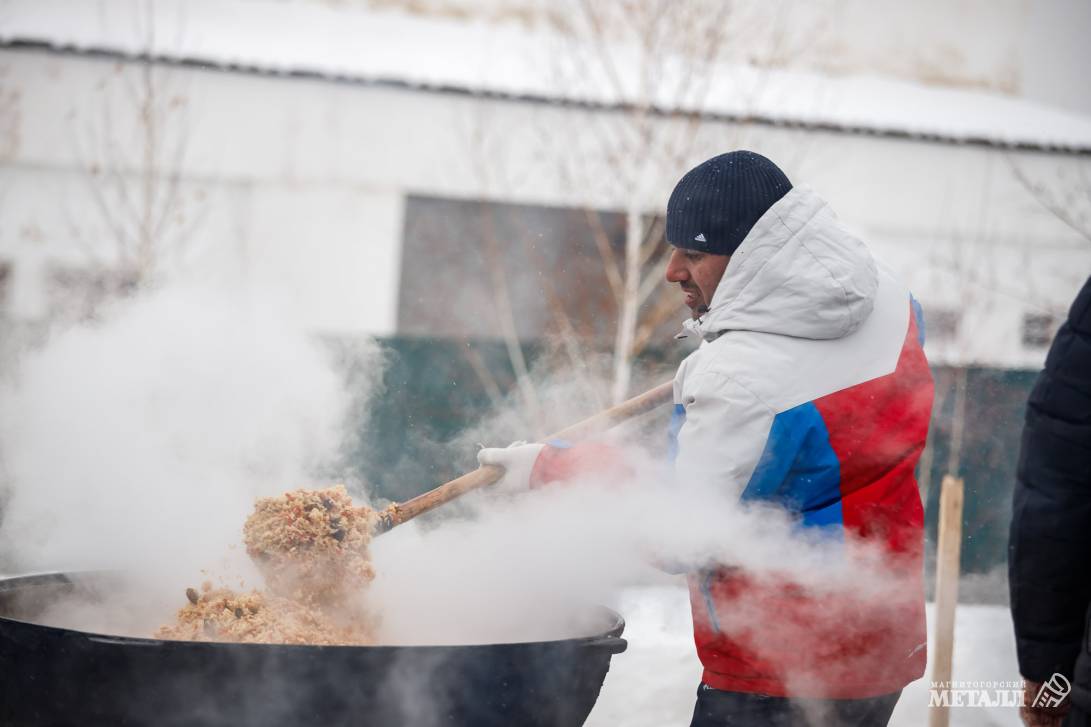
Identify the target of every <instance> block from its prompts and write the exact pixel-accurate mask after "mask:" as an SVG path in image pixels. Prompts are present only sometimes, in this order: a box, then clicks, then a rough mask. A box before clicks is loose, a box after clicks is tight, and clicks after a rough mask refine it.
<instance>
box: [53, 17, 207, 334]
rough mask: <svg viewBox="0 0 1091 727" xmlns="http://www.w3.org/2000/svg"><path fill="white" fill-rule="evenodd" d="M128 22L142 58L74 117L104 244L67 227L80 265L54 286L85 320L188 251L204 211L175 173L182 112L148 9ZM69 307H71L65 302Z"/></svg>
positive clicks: (108, 80)
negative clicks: (94, 107)
mask: <svg viewBox="0 0 1091 727" xmlns="http://www.w3.org/2000/svg"><path fill="white" fill-rule="evenodd" d="M139 8H140V12H139V13H137V15H136V17H135V18H134V23H135V24H136V30H137V32H138V33H139V34H140V37H141V39H142V44H143V48H144V50H143V52H142V53H141V55H140V56H139V57H138V58H136V59H135V60H133V61H128V62H121V63H117V64H114V65H113V66H112V67H111V69H110V70H109V71H108V74H107V76H106V77H105V78H104V79H103V81H102V82H101V83H100V85H99V87H98V89H97V91H98V93H99V95H100V97H101V104H100V108H99V109H98V110H97V113H95V114H94V117H89V112H92V111H93V110H92V109H83V110H79V111H77V113H76V114H75V119H76V121H77V122H83V123H82V126H81V127H79V131H78V132H77V134H76V147H77V148H76V153H77V155H78V158H79V159H80V160H81V164H82V166H83V168H84V170H85V172H86V174H85V179H86V180H87V190H88V196H89V199H90V201H91V203H92V205H93V207H94V209H95V210H96V212H97V213H98V220H99V222H100V223H101V225H102V229H104V231H105V234H106V242H107V243H108V244H106V245H104V244H103V241H102V240H101V239H98V237H99V235H98V233H97V232H91V233H89V231H88V227H87V226H86V225H84V224H82V223H81V222H80V221H79V220H71V219H70V221H69V229H70V231H71V232H72V235H73V237H74V238H75V239H76V240H78V241H79V242H80V243H81V249H82V251H83V254H84V257H85V259H86V261H87V263H86V266H84V267H82V268H79V269H75V270H73V269H65V268H58V269H56V270H55V271H54V273H53V276H52V277H53V280H52V283H53V285H54V286H55V287H56V288H59V289H60V290H59V291H58V292H59V293H60V294H61V295H63V296H67V297H68V298H70V301H69V305H70V306H71V305H72V303H73V302H74V303H75V305H74V307H75V309H76V310H75V311H74V312H75V314H76V315H78V316H93V315H95V313H96V310H97V308H98V307H99V306H100V305H101V304H102V303H104V302H107V301H109V300H111V299H114V298H117V297H122V296H125V295H127V294H129V293H131V292H132V291H134V290H136V289H138V288H140V287H142V286H145V285H147V284H149V283H151V282H152V281H154V280H156V279H158V278H160V277H161V276H163V275H165V274H166V273H167V272H168V271H169V270H171V269H172V268H174V267H175V266H176V265H178V264H179V263H180V262H181V261H182V260H183V259H184V256H185V255H186V253H187V252H188V251H189V247H190V243H191V241H192V239H193V235H194V232H195V230H196V229H197V227H198V225H199V223H200V220H201V216H200V214H199V213H200V212H203V209H204V205H203V202H204V196H203V193H202V192H200V191H197V192H193V193H190V194H189V195H187V194H186V193H185V192H184V187H183V164H184V161H185V157H186V151H187V146H188V141H189V118H188V102H187V98H186V95H185V93H184V92H183V91H182V90H180V88H179V83H178V78H177V75H176V73H175V72H173V71H172V70H171V69H169V68H167V67H165V66H163V65H161V64H160V63H157V61H156V60H155V53H156V49H157V47H158V43H159V40H160V39H159V38H158V37H157V33H158V32H160V30H159V27H160V25H164V26H168V27H169V26H173V27H174V28H175V29H180V27H181V24H180V23H179V22H177V20H178V19H177V18H175V19H168V20H174V21H175V22H173V23H164V22H163V20H164V19H163V18H161V17H159V16H158V15H157V13H158V12H159V11H160V10H159V8H158V6H157V4H156V3H154V2H152V1H151V0H149V1H147V2H145V3H143V4H142V5H140V6H139ZM71 299H75V300H71Z"/></svg>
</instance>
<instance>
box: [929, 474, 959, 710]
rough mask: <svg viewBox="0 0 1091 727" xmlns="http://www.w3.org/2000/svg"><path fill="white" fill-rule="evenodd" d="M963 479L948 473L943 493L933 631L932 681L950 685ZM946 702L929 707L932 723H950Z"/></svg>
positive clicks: (942, 685) (943, 686)
mask: <svg viewBox="0 0 1091 727" xmlns="http://www.w3.org/2000/svg"><path fill="white" fill-rule="evenodd" d="M962 495H963V483H962V480H961V479H959V478H957V477H954V476H953V475H945V476H944V478H943V485H942V488H941V490H940V496H939V538H938V543H937V546H936V611H935V625H934V627H933V631H932V649H933V650H932V681H933V682H940V683H941V687H940V688H946V687H947V686H949V684H947V683H949V682H950V681H951V661H952V657H953V655H954V647H955V608H956V607H957V606H958V574H959V555H960V553H961V551H962ZM949 709H950V708H949V707H945V706H942V705H938V706H933V707H931V708H930V709H929V714H928V725H929V727H947V726H948V724H950V720H951V715H950V712H949Z"/></svg>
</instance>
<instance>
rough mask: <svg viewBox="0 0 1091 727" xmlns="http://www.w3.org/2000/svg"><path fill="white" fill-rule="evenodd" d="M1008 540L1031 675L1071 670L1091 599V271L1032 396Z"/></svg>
mask: <svg viewBox="0 0 1091 727" xmlns="http://www.w3.org/2000/svg"><path fill="white" fill-rule="evenodd" d="M1017 474H1018V481H1017V483H1016V486H1015V502H1014V511H1013V514H1012V523H1011V538H1010V542H1009V545H1008V583H1009V587H1010V589H1011V610H1012V618H1013V620H1014V622H1015V641H1016V649H1017V651H1018V655H1019V668H1020V671H1021V673H1022V674H1023V676H1025V677H1027V678H1028V679H1032V680H1035V681H1045V680H1046V679H1048V678H1049V677H1050V676H1051V675H1052V674H1053V673H1054V672H1060V673H1062V674H1065V675H1068V676H1071V675H1072V669H1073V665H1074V663H1075V661H1076V656H1077V654H1078V653H1079V651H1080V647H1081V643H1082V642H1081V639H1082V636H1083V632H1084V619H1085V614H1086V612H1087V609H1088V603H1089V601H1091V279H1088V281H1087V282H1086V283H1084V286H1083V289H1082V290H1081V291H1080V293H1079V295H1078V296H1077V297H1076V301H1075V303H1073V305H1072V309H1071V311H1070V312H1069V315H1068V320H1067V321H1066V322H1065V323H1064V324H1063V325H1062V326H1061V329H1060V330H1059V331H1058V332H1057V337H1056V338H1055V339H1054V341H1053V345H1052V346H1051V348H1050V350H1049V355H1048V356H1047V358H1046V367H1045V370H1044V371H1042V373H1041V374H1039V376H1038V379H1037V381H1036V382H1035V384H1034V389H1033V390H1032V391H1031V394H1030V400H1029V401H1028V402H1027V412H1026V423H1025V426H1024V428H1023V439H1022V449H1021V451H1020V454H1019V468H1018V473H1017Z"/></svg>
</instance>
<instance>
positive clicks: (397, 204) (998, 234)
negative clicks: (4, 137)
mask: <svg viewBox="0 0 1091 727" xmlns="http://www.w3.org/2000/svg"><path fill="white" fill-rule="evenodd" d="M0 67H3V68H5V69H6V73H5V75H4V79H5V80H4V81H3V83H4V84H5V85H6V86H7V87H9V88H14V90H16V91H17V93H18V103H17V105H16V108H15V109H14V112H9V117H8V123H9V124H12V125H14V128H15V134H14V138H15V140H16V143H15V144H14V145H13V146H11V147H10V151H8V152H7V153H6V154H5V155H4V156H3V157H0V258H11V259H14V260H15V263H16V269H15V275H16V285H15V295H14V296H13V301H12V302H11V303H10V306H11V313H12V314H13V315H15V316H17V317H21V318H35V317H40V316H42V315H45V314H46V312H47V309H48V300H47V296H46V293H45V292H44V290H43V281H42V271H43V270H44V269H45V268H46V267H48V265H50V264H55V263H59V262H67V263H70V264H79V263H80V261H82V260H87V259H88V257H87V256H88V255H90V254H99V255H109V254H110V244H109V243H110V240H111V233H110V231H109V229H108V225H106V224H105V223H104V218H103V214H102V213H101V210H100V209H99V208H97V207H96V204H95V201H94V196H93V194H92V191H91V190H93V189H94V188H95V185H99V188H100V189H102V188H103V184H105V183H104V182H103V181H102V177H101V176H100V177H95V176H94V175H93V174H92V173H91V171H92V168H93V167H94V166H95V165H96V164H100V165H101V164H104V163H107V162H109V160H110V159H114V160H116V159H118V158H124V159H126V160H127V162H126V174H127V175H128V177H127V179H128V185H129V186H130V187H132V186H133V185H136V184H138V183H139V180H140V179H141V178H142V176H141V173H140V167H141V154H140V150H141V147H142V138H143V137H142V130H141V127H140V126H139V124H137V123H136V121H135V119H136V116H135V114H134V112H133V103H132V100H131V97H127V96H126V93H127V92H126V91H125V88H126V85H125V84H126V83H127V82H131V81H133V80H134V79H136V80H138V79H139V75H138V72H139V67H138V66H136V65H134V64H131V63H127V62H122V63H119V62H117V61H114V60H108V59H99V58H91V57H85V56H76V55H65V54H57V53H48V52H41V51H14V50H5V51H0ZM156 73H157V74H159V75H160V80H161V81H162V83H163V85H164V88H167V89H169V96H168V97H169V98H175V97H176V98H177V99H178V102H177V104H176V105H175V106H174V107H173V108H174V111H173V112H171V113H168V112H164V113H165V115H164V117H163V118H164V120H163V121H162V123H161V126H162V129H163V135H162V139H164V140H165V141H163V142H162V144H163V146H164V147H168V148H172V149H173V148H175V147H176V146H177V144H176V143H174V142H175V141H177V140H183V141H184V142H185V145H184V149H185V152H184V155H182V156H181V157H180V159H181V165H180V168H179V169H180V172H181V176H182V180H183V182H182V184H181V193H180V197H179V199H180V200H181V202H180V204H179V207H180V210H181V213H180V217H181V220H180V221H177V222H172V223H171V224H175V227H176V228H177V229H178V230H188V229H192V230H193V232H192V234H191V235H190V236H189V237H188V239H189V243H188V245H187V246H185V247H184V248H181V249H183V250H184V253H183V254H179V255H177V256H176V257H177V258H178V259H177V260H173V259H172V260H171V262H170V266H171V272H172V274H174V275H193V276H205V277H207V276H217V277H219V278H220V279H222V280H223V281H224V282H226V283H228V284H237V285H244V284H245V285H246V286H247V289H249V290H253V291H254V296H255V300H256V302H257V303H260V304H261V305H268V306H274V307H277V308H278V309H283V310H284V311H285V315H292V316H298V317H299V318H300V319H301V320H303V321H304V322H305V323H306V324H307V325H308V326H310V327H312V328H313V329H315V330H319V331H324V332H340V333H374V334H389V333H392V332H394V328H395V325H396V313H397V311H396V302H397V286H398V281H399V279H400V275H401V266H402V265H403V264H407V265H413V264H420V263H421V261H402V260H401V259H400V249H401V234H402V225H403V219H402V217H403V214H404V199H405V196H406V195H408V194H428V195H436V196H448V197H458V198H478V197H484V198H487V199H492V200H497V201H512V202H524V203H533V204H551V205H576V206H586V205H594V206H600V207H611V208H620V207H621V206H622V205H623V204H624V202H625V200H626V195H627V193H628V192H630V191H631V190H632V187H631V186H629V184H628V183H627V182H626V180H625V179H623V178H621V177H620V176H619V167H618V166H617V164H616V163H611V162H609V161H608V160H606V159H605V158H604V154H603V148H602V145H601V144H600V143H599V141H600V137H599V136H598V132H595V131H594V130H595V129H599V128H601V126H600V125H601V121H602V119H603V118H604V117H603V114H607V115H609V114H613V112H597V111H589V110H584V109H575V108H559V107H555V106H549V105H545V104H538V103H525V102H517V101H508V100H487V99H482V98H476V97H470V96H465V95H458V94H450V93H438V92H428V91H418V90H410V89H399V88H391V87H382V86H365V85H355V84H347V83H334V82H329V81H324V80H304V79H293V78H281V77H271V76H256V75H253V74H245V73H235V72H225V71H220V70H198V69H192V68H179V67H175V68H169V69H163V68H160V69H158V70H157V71H156ZM126 79H128V81H126ZM107 110H108V111H109V118H108V119H107V118H106V116H104V113H105V111H107ZM172 113H173V115H172ZM607 118H611V119H613V118H616V119H617V121H616V123H618V124H622V123H624V119H623V117H620V116H617V115H616V114H615V115H613V116H609V117H607ZM0 128H5V127H4V124H2V123H0ZM657 128H659V129H660V130H661V131H664V132H670V131H672V130H673V131H675V132H677V133H678V134H688V133H690V132H689V131H688V128H687V127H686V126H685V124H684V122H682V121H678V120H662V121H660V122H658V127H657ZM106 142H112V143H113V144H114V145H115V148H114V149H105V148H104V146H106V145H107V144H106ZM172 144H174V146H172ZM737 147H745V148H752V149H755V150H758V151H761V152H763V153H765V154H767V155H768V156H770V157H772V158H773V159H775V160H777V161H778V163H780V164H781V165H782V166H783V167H784V168H785V170H786V171H787V173H788V174H789V176H790V177H791V178H792V179H793V181H794V182H795V183H797V184H808V185H810V186H812V187H814V188H815V189H816V190H817V191H818V192H819V193H820V194H822V195H823V196H824V197H826V198H827V199H828V200H829V201H830V202H831V204H832V205H833V207H834V209H835V210H837V212H838V213H839V215H840V216H841V217H842V219H844V220H845V221H846V222H847V223H848V224H849V225H850V226H851V227H852V228H854V229H855V230H858V231H859V232H860V234H861V235H862V236H863V237H864V238H865V239H867V240H868V241H869V242H870V243H871V244H872V246H873V247H874V248H875V250H876V251H877V253H878V254H879V255H880V256H881V257H882V258H884V259H885V260H887V261H888V262H889V263H890V264H891V265H892V266H893V267H895V268H896V269H897V270H898V271H899V272H900V273H901V274H902V275H903V276H904V277H905V278H906V279H907V280H908V282H909V283H910V284H911V286H912V287H913V289H914V291H915V293H916V294H917V296H918V298H919V299H920V300H921V301H922V303H923V304H924V306H925V309H926V311H927V310H928V309H929V308H937V307H938V308H954V309H957V310H961V311H963V312H964V320H963V322H962V326H961V328H960V336H959V337H958V339H957V340H954V341H951V342H949V343H947V344H943V345H940V344H941V343H942V342H930V343H929V347H930V353H931V354H932V356H933V358H934V359H935V360H939V361H952V362H980V363H988V364H999V365H1004V366H1017V367H1037V366H1039V365H1040V364H1041V361H1042V356H1043V353H1044V351H1043V350H1041V349H1025V348H1023V347H1022V346H1021V344H1020V330H1021V326H1022V317H1023V315H1024V313H1025V312H1028V311H1052V312H1060V311H1063V310H1064V309H1065V308H1066V307H1067V305H1068V303H1069V301H1070V300H1071V298H1072V297H1073V296H1074V294H1075V292H1076V290H1077V289H1078V287H1079V285H1080V283H1081V282H1082V281H1083V280H1084V279H1085V278H1086V276H1087V275H1088V273H1089V272H1091V244H1089V243H1088V242H1087V241H1086V240H1083V239H1081V238H1079V237H1078V236H1077V235H1076V234H1075V233H1074V232H1072V231H1071V230H1070V229H1069V228H1067V227H1066V226H1064V225H1063V224H1062V223H1060V222H1059V221H1058V220H1056V219H1055V218H1054V217H1053V216H1052V215H1051V214H1050V213H1048V212H1046V211H1045V210H1044V209H1043V208H1042V206H1041V205H1040V204H1038V202H1036V201H1035V199H1034V198H1033V197H1032V196H1031V195H1030V194H1029V193H1028V191H1027V190H1026V189H1025V188H1024V186H1023V185H1021V184H1020V183H1019V182H1018V180H1017V179H1016V178H1015V176H1014V175H1013V173H1012V165H1017V166H1018V167H1019V168H1021V169H1024V170H1025V171H1026V172H1027V174H1029V175H1030V176H1032V177H1034V178H1035V179H1040V180H1043V181H1044V182H1046V183H1051V184H1056V183H1057V180H1058V179H1059V177H1058V170H1059V169H1060V168H1062V167H1065V166H1071V165H1074V164H1083V165H1086V164H1087V161H1085V159H1081V158H1074V157H1066V156H1063V155H1057V154H1036V153H1027V152H1013V151H1005V150H998V149H995V148H987V147H978V146H958V145H951V144H945V143H939V142H925V141H914V140H905V139H897V138H884V137H876V136H860V135H851V134H843V133H834V132H818V131H808V130H801V129H788V128H780V127H771V126H740V125H738V124H732V123H727V122H716V123H704V124H703V125H701V126H700V128H699V129H698V130H697V132H696V133H695V134H692V146H691V147H690V148H689V149H688V151H687V152H686V153H685V154H684V155H683V157H682V158H679V159H675V160H672V161H671V162H669V163H666V162H664V163H662V164H659V165H652V166H649V167H648V168H645V169H643V174H644V177H643V189H644V192H643V195H644V202H643V206H644V207H645V208H647V209H649V210H653V209H658V208H661V207H662V205H663V204H665V200H666V198H667V196H668V195H669V192H670V190H671V188H672V187H673V185H674V183H675V181H676V180H677V178H678V177H679V176H680V175H681V173H682V172H684V171H685V169H687V168H688V167H689V166H690V165H692V164H694V163H697V162H699V161H701V160H702V159H704V158H706V157H708V156H710V155H712V154H715V153H719V152H721V151H724V150H727V149H731V148H737ZM4 148H5V147H3V145H0V149H4ZM0 153H2V152H0ZM100 157H101V159H100ZM107 166H109V165H108V164H107ZM166 166H167V167H169V166H170V165H169V164H166ZM631 167H632V165H628V166H626V167H625V169H626V170H628V169H630V168H631ZM99 174H100V175H101V174H103V172H102V171H101V169H100V171H99ZM107 186H108V185H107ZM175 227H172V228H169V229H171V230H174V229H175Z"/></svg>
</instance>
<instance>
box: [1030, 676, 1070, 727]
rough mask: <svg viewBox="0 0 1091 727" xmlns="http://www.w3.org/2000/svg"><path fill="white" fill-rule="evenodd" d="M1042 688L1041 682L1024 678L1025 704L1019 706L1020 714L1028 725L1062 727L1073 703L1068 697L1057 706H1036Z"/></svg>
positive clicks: (1034, 726) (1032, 726) (1031, 726)
mask: <svg viewBox="0 0 1091 727" xmlns="http://www.w3.org/2000/svg"><path fill="white" fill-rule="evenodd" d="M1041 689H1042V683H1041V682H1034V681H1031V680H1030V679H1026V680H1024V686H1023V706H1022V707H1020V708H1019V716H1020V717H1022V719H1023V724H1025V725H1026V726H1027V727H1061V724H1062V723H1063V722H1064V718H1065V716H1066V715H1067V714H1068V710H1069V709H1071V707H1072V704H1071V702H1070V701H1069V700H1068V698H1067V697H1066V698H1065V699H1064V701H1062V702H1061V703H1060V704H1058V705H1057V706H1056V707H1044V706H1041V707H1035V706H1033V705H1034V700H1035V698H1036V697H1037V696H1038V692H1039V691H1041Z"/></svg>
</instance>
